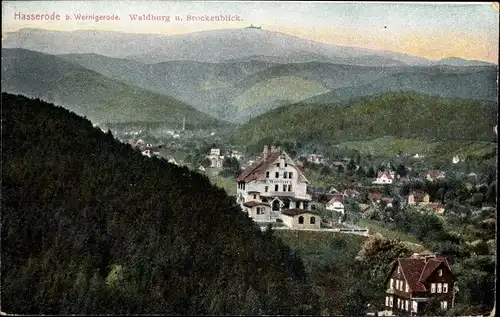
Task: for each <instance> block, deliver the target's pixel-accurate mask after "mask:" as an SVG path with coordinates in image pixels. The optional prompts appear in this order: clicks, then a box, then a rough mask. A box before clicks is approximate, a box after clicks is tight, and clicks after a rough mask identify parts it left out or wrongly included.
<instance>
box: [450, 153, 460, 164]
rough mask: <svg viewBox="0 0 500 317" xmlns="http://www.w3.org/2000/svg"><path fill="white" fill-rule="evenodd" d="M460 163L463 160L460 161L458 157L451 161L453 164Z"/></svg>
mask: <svg viewBox="0 0 500 317" xmlns="http://www.w3.org/2000/svg"><path fill="white" fill-rule="evenodd" d="M460 161H461V159H460V156H458V155H455V156H453V157H452V159H451V162H452V163H453V164H457V163H459V162H460Z"/></svg>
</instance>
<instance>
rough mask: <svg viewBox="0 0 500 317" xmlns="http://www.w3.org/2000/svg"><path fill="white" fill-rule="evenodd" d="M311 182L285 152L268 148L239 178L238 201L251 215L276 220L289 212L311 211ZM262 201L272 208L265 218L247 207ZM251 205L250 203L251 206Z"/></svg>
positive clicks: (268, 209)
mask: <svg viewBox="0 0 500 317" xmlns="http://www.w3.org/2000/svg"><path fill="white" fill-rule="evenodd" d="M308 184H309V181H308V180H307V179H306V178H305V176H304V174H303V173H302V172H301V171H300V169H299V168H298V167H297V166H296V165H295V163H294V162H293V161H292V159H291V158H290V157H289V156H288V154H287V153H286V152H285V151H282V150H281V149H280V148H275V147H271V149H270V150H269V149H268V147H267V146H265V147H264V151H263V153H262V158H261V160H259V161H257V162H254V163H253V164H252V165H250V166H249V167H247V168H246V169H245V170H244V171H243V172H242V173H241V174H240V176H239V177H238V179H237V191H236V201H237V203H239V204H240V205H241V207H242V209H243V210H244V211H247V212H248V213H249V216H250V217H252V218H254V219H255V220H257V219H264V218H265V219H267V221H276V219H278V218H281V211H282V210H286V209H302V210H309V209H310V205H309V202H310V201H311V196H310V195H309V194H307V185H308ZM249 201H259V202H261V203H265V204H268V205H269V208H265V209H264V212H265V214H264V215H263V216H261V215H257V214H256V212H257V209H255V213H252V212H253V210H252V209H251V208H249V207H247V206H245V203H246V202H249ZM247 205H248V204H247Z"/></svg>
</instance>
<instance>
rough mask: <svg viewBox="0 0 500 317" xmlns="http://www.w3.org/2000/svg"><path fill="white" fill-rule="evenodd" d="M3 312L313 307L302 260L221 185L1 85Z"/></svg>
mask: <svg viewBox="0 0 500 317" xmlns="http://www.w3.org/2000/svg"><path fill="white" fill-rule="evenodd" d="M2 108H3V113H2V140H3V146H2V150H3V151H2V170H3V175H2V202H1V203H2V232H1V238H2V249H1V256H2V271H1V273H2V276H1V283H2V292H1V302H2V311H6V312H8V313H14V314H164V315H165V314H180V315H186V314H190V315H192V314H196V315H206V314H209V315H218V314H238V315H239V314H316V313H317V311H318V308H317V305H316V303H317V301H316V297H315V296H314V294H313V293H312V291H311V288H310V286H309V285H307V282H306V277H305V273H304V268H303V265H302V262H301V260H300V259H299V258H297V257H296V256H295V255H294V254H292V253H291V251H290V250H289V249H288V248H287V247H285V246H284V245H283V244H282V243H281V240H279V239H278V238H275V237H274V236H273V234H272V233H261V232H260V230H259V229H258V228H256V227H255V226H254V225H253V222H252V221H251V220H250V219H249V218H247V216H246V215H244V214H243V213H242V212H240V211H239V210H238V207H237V206H235V205H234V203H233V200H232V199H230V198H229V197H228V196H226V194H225V192H224V190H222V189H219V188H217V187H214V186H212V185H211V184H210V183H209V181H208V179H207V178H206V177H204V176H202V175H200V174H197V173H195V172H190V171H189V170H188V169H187V168H181V167H177V166H175V165H171V164H168V163H167V162H166V161H165V160H162V159H156V158H147V157H145V156H143V155H141V153H140V152H139V151H138V150H133V149H132V148H131V147H130V146H129V145H125V144H121V143H119V142H118V141H117V140H115V139H114V138H113V136H112V135H111V134H110V133H108V134H105V133H102V132H101V131H100V130H99V129H98V128H93V127H92V124H91V122H90V121H88V120H86V119H83V118H81V117H79V116H77V115H75V114H74V113H71V112H70V111H68V110H66V109H64V108H62V107H56V106H54V105H51V104H47V103H45V102H42V101H40V100H38V99H36V100H33V99H28V98H25V97H23V96H19V95H18V96H15V95H11V94H6V93H3V94H2Z"/></svg>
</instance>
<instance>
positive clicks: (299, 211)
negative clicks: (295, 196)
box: [281, 208, 318, 217]
mask: <svg viewBox="0 0 500 317" xmlns="http://www.w3.org/2000/svg"><path fill="white" fill-rule="evenodd" d="M306 213H307V214H313V215H318V214H317V213H316V212H314V211H312V210H304V209H299V208H294V209H285V210H282V211H281V214H283V215H287V216H292V217H293V216H296V215H300V214H306Z"/></svg>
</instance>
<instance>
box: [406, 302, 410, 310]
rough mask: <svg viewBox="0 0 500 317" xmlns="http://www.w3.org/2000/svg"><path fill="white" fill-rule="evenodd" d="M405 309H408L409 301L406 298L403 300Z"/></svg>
mask: <svg viewBox="0 0 500 317" xmlns="http://www.w3.org/2000/svg"><path fill="white" fill-rule="evenodd" d="M405 310H406V311H408V310H410V302H409V301H408V300H405Z"/></svg>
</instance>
